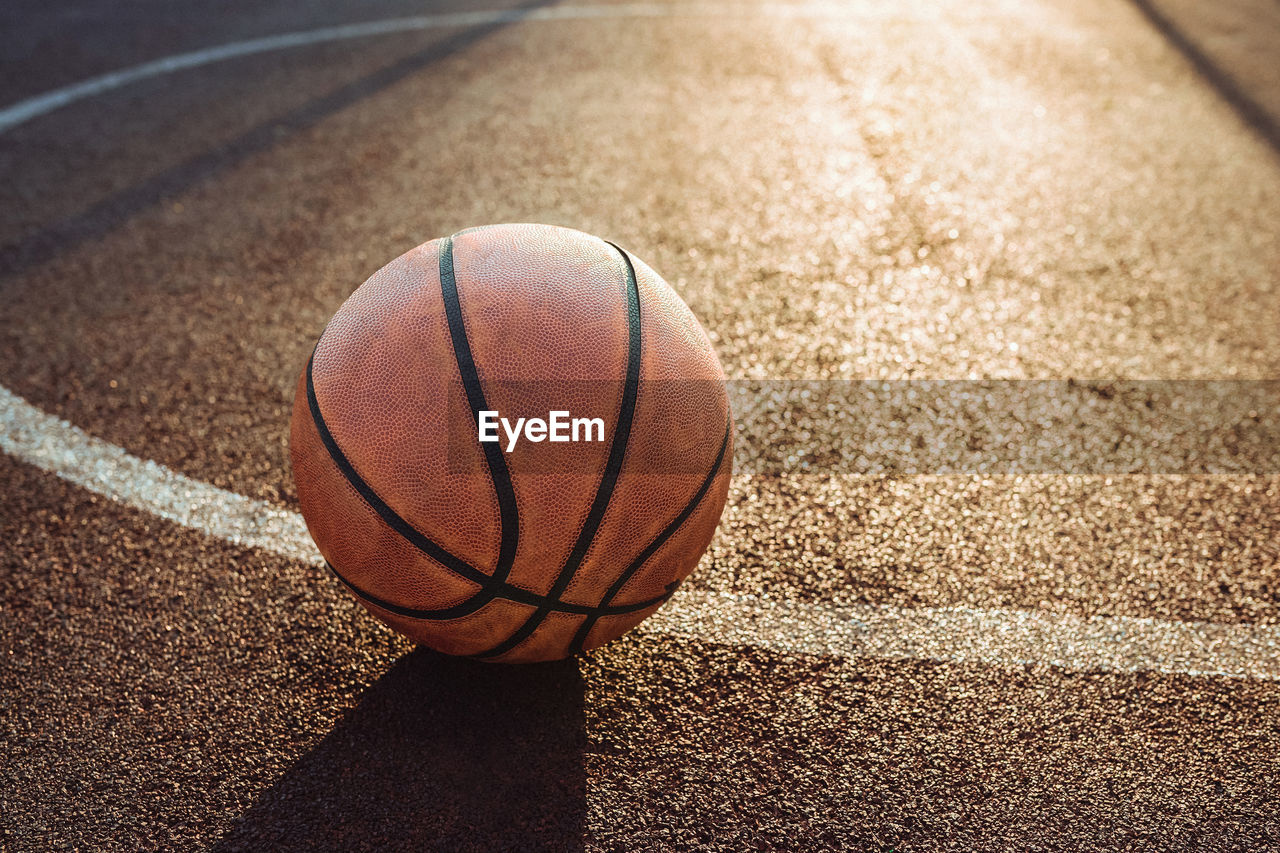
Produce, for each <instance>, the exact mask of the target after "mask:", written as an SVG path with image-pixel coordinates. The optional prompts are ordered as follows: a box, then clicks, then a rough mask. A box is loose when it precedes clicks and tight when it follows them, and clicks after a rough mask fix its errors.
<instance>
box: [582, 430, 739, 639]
mask: <svg viewBox="0 0 1280 853" xmlns="http://www.w3.org/2000/svg"><path fill="white" fill-rule="evenodd" d="M732 428H733V421H732V419H730V420H729V422H728V423H726V424H725V428H724V438H723V439H722V440H721V441H720V452H719V453H717V454H716V460H715V462H713V463H712V464H711V471H710V473H708V474H707V477H706V479H705V480H703V481H702V485H701V486H699V487H698V491H697V492H695V493H694V495H693V497H692V498H691V499H690V501H689V503H688V504H686V505H685V508H684V509H683V510H681V512H680V514H679V515H677V516H676V517H675V518H674V519H673V520H672V522H671V523H670V524H668V525H667V526H666V527H665V528H663V530H662V532H661V533H659V534H658V535H657V536H656V537H654V539H653V541H652V542H650V543H649V544H648V546H647V547H646V548H645V549H644V550H643V551H641V552H640V555H639V556H638V557H636V558H635V559H634V560H633V561H632V562H631V565H629V566H627V568H626V570H625V571H624V572H623V573H622V574H621V575H619V576H618V579H617V580H616V581H614V582H613V586H611V587H609V591H608V592H606V593H605V594H604V598H602V599H600V604H599V606H598V607H596V608H595V611H596V612H594V613H592V614H591V615H590V616H588V617H587V618H586V619H584V620H583V621H582V625H581V627H579V628H578V633H577V634H576V635H575V636H574V638H573V642H572V643H571V644H570V645H569V654H571V655H576V654H578V653H579V652H581V651H582V647H583V645H585V644H586V642H587V635H588V634H589V633H591V629H592V628H593V627H594V626H595V624H596V620H598V619H599V618H600V617H601V616H610V615H613V614H612V613H611V612H610V608H609V603H610V602H611V601H613V597H614V596H615V595H617V594H618V593H619V592H621V591H622V588H623V587H624V586H626V585H627V581H629V580H631V578H632V576H633V575H634V574H635V573H636V572H638V571H639V570H640V567H641V566H643V565H644V564H645V563H647V562H648V561H649V558H650V557H652V556H653V555H654V554H656V553H657V552H658V549H659V548H661V547H662V546H663V545H665V544H666V542H667V540H668V539H670V538H671V537H672V536H674V535H675V534H676V531H677V530H679V529H680V528H681V527H683V526H684V523H685V522H686V521H688V520H689V517H690V516H691V515H693V512H694V510H695V509H697V508H698V505H699V504H701V503H702V499H703V498H705V497H706V496H707V492H709V491H710V490H711V484H712V483H714V482H715V479H716V477H717V476H718V475H719V474H720V469H721V467H722V466H723V465H724V456H725V451H726V450H727V449H728V447H729V431H730V430H731V429H732ZM677 586H679V583H678V582H677V583H675V584H672V585H671V586H670V587H668V589H667V592H665V593H664V594H663V595H661V596H659V597H658V598H657V599H655V600H654V602H653V603H655V604H656V603H659V602H661V601H665V600H666V599H668V598H670V597H671V595H672V593H674V592H675V591H676V587H677ZM649 606H651V605H649Z"/></svg>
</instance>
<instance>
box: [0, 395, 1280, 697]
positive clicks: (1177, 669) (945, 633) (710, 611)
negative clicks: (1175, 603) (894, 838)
mask: <svg viewBox="0 0 1280 853" xmlns="http://www.w3.org/2000/svg"><path fill="white" fill-rule="evenodd" d="M0 449H2V450H3V451H4V452H5V453H8V454H10V455H12V456H14V457H15V458H17V459H20V460H22V461H23V462H26V463H29V464H31V465H35V466H37V467H39V468H42V469H44V470H46V471H51V472H53V473H54V474H57V475H58V476H59V477H62V478H63V479H65V480H68V481H70V482H72V483H75V484H76V485H79V486H83V487H84V488H86V489H88V490H90V491H92V492H96V493H97V494H100V495H105V496H107V497H109V498H112V499H114V500H117V501H120V502H122V503H125V504H127V505H129V506H132V507H134V508H136V509H140V510H144V511H146V512H150V513H152V514H154V515H158V516H160V517H162V518H167V519H169V520H171V521H175V522H177V523H179V524H181V525H183V526H185V527H189V528H192V529H194V530H197V531H199V532H201V533H204V534H206V535H208V536H211V537H214V538H217V539H222V540H225V541H228V542H234V543H237V544H240V545H246V546H251V547H255V548H261V549H262V550H264V551H268V552H271V553H275V554H279V555H281V556H284V557H288V558H290V559H295V560H301V561H303V562H306V563H310V564H312V565H319V564H320V563H321V559H320V555H319V554H318V553H317V551H316V548H315V545H314V544H313V543H312V541H311V538H310V536H309V535H308V534H307V528H306V524H305V523H304V522H303V520H302V516H300V515H298V514H297V513H294V512H290V511H289V510H285V509H281V508H280V507H277V506H273V505H271V504H268V503H265V502H263V501H258V500H253V499H251V498H247V497H245V496H243V495H238V494H236V493H234V492H229V491H226V490H224V489H219V488H217V487H215V486H211V485H209V484H208V483H202V482H200V481H199V480H193V479H191V478H190V477H186V476H183V475H182V474H179V473H177V472H176V471H172V470H170V469H168V468H166V467H164V466H163V465H160V464H158V463H156V462H152V461H148V460H143V459H138V458H137V457H135V456H132V455H130V454H129V453H128V452H127V451H125V450H124V449H122V448H120V447H117V446H115V445H113V444H110V443H109V442H106V441H103V440H102V439H99V438H94V437H93V436H91V435H89V434H87V433H86V432H84V431H83V430H81V429H80V428H78V427H75V426H72V425H71V424H69V423H67V422H66V421H64V420H61V419H59V418H56V417H54V416H53V415H50V414H48V413H46V412H43V411H41V410H40V409H38V408H36V407H35V406H33V405H31V404H30V403H28V402H27V401H26V400H24V399H22V398H21V397H19V396H18V395H16V394H14V393H13V392H11V391H9V390H7V389H5V388H4V387H2V386H0ZM640 630H641V631H643V632H646V633H650V634H655V633H656V634H664V635H669V636H676V637H689V638H693V639H698V640H712V641H714V642H719V643H729V644H738V645H750V646H756V647H760V648H766V649H772V650H775V651H781V652H786V653H798V654H812V655H829V656H836V657H843V658H857V657H867V658H882V659H925V660H941V661H964V662H975V663H984V664H987V665H990V666H1002V667H1014V666H1020V665H1024V664H1027V663H1036V664H1043V665H1049V666H1056V667H1061V668H1063V669H1068V670H1080V671H1095V670H1098V671H1109V672H1143V671H1152V672H1164V673H1178V674H1183V675H1199V676H1217V677H1228V678H1257V679H1268V680H1277V679H1280V627H1278V626H1266V625H1242V624H1219V623H1210V622H1166V621H1162V620H1158V619H1134V618H1128V617H1094V618H1089V619H1085V618H1082V617H1079V616H1071V615H1068V614H1054V613H1045V612H1042V611H1023V610H1006V609H991V610H982V609H976V608H898V607H872V606H853V607H840V606H834V605H825V604H806V603H804V602H795V601H771V600H769V599H765V598H759V597H756V596H744V595H740V596H735V595H728V594H724V593H715V592H702V591H695V590H685V591H682V592H680V593H679V594H677V595H676V596H675V597H674V598H673V599H672V600H671V602H670V603H669V604H668V605H667V606H666V607H664V608H662V609H661V610H659V611H658V613H656V614H655V615H654V616H652V617H650V618H649V619H648V620H646V621H645V622H644V623H642V624H641V626H640Z"/></svg>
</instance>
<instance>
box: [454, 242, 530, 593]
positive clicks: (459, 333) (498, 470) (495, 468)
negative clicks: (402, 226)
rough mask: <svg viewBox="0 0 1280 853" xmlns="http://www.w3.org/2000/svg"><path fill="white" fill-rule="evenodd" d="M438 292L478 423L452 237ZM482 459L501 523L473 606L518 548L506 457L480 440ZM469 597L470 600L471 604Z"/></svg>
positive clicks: (479, 407) (481, 404) (492, 589)
mask: <svg viewBox="0 0 1280 853" xmlns="http://www.w3.org/2000/svg"><path fill="white" fill-rule="evenodd" d="M440 293H441V295H442V296H443V297H444V311H445V315H446V317H447V318H448V320H449V337H450V339H451V340H452V342H453V356H454V359H455V360H456V361H457V363H458V374H459V375H460V376H461V377H462V386H463V388H464V389H465V390H466V392H467V403H468V404H469V405H470V406H471V422H472V423H479V420H480V412H482V411H487V410H488V409H489V404H488V403H487V402H486V401H485V398H484V387H483V386H482V385H481V384H480V372H479V370H477V369H476V362H475V358H474V357H473V356H472V355H471V342H470V341H469V340H467V327H466V324H465V323H464V322H463V319H462V303H461V301H460V300H459V299H458V280H457V278H456V277H455V276H454V272H453V237H447V238H445V240H444V241H443V242H442V243H441V244H440ZM484 458H485V462H486V463H487V464H488V467H489V479H490V480H491V481H492V483H493V491H494V494H495V495H496V496H497V498H498V514H499V517H500V519H501V522H502V542H501V544H500V545H499V546H498V561H497V563H495V564H494V567H493V574H492V575H491V581H492V582H491V583H490V584H488V585H487V586H486V588H485V589H482V590H480V591H479V592H477V593H476V596H475V598H476V599H480V601H479V604H476V605H475V606H476V607H482V606H484V605H485V604H488V603H489V601H491V600H492V599H493V598H494V596H495V595H497V592H498V584H500V583H502V582H503V581H505V580H506V579H507V575H509V574H511V566H512V565H513V564H514V563H515V560H516V551H517V550H518V549H519V547H520V508H519V506H517V505H516V490H515V487H514V486H513V485H512V484H511V472H510V471H508V470H507V460H506V458H505V457H504V456H503V453H502V448H501V447H500V446H499V445H498V444H497V443H496V442H484ZM474 600H475V599H473V600H472V601H471V602H468V603H474Z"/></svg>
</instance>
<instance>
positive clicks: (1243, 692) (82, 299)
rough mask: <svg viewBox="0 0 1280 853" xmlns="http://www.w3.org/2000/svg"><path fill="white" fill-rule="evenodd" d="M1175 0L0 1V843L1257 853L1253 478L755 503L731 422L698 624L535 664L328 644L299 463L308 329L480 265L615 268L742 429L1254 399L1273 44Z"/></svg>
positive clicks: (788, 477)
mask: <svg viewBox="0 0 1280 853" xmlns="http://www.w3.org/2000/svg"><path fill="white" fill-rule="evenodd" d="M1193 5H1194V4H1185V3H1180V2H1169V3H1150V2H1147V0H1140V1H1139V2H1128V0H1081V2H1070V3H1068V2H1052V0H1030V2H1025V3H1014V2H1011V0H980V2H976V3H975V2H966V3H961V2H953V0H942V2H937V3H924V2H905V3H888V2H884V3H880V2H868V0H854V2H849V3H839V4H827V3H823V4H815V3H755V2H743V3H736V2H735V3H696V2H691V3H672V4H670V5H667V4H663V3H644V4H609V3H591V4H585V3H564V4H558V5H557V4H551V3H547V4H526V5H523V6H518V7H517V6H509V5H508V6H503V5H502V3H501V2H499V0H495V2H494V3H492V4H486V5H483V6H466V5H464V4H450V3H444V2H439V3H436V2H429V3H426V4H420V3H414V4H411V3H407V2H393V0H371V2H365V3H359V4H339V3H333V2H324V3H319V4H284V3H277V4H267V3H262V2H258V0H238V2H236V3H234V4H231V5H230V6H228V5H226V4H222V5H219V6H217V7H209V8H200V7H195V6H190V5H182V6H177V5H175V4H171V3H160V2H155V0H140V2H137V3H133V4H130V5H128V6H127V7H126V8H121V7H120V6H119V5H118V4H107V3H103V2H100V0H73V2H67V3H54V4H50V3H35V2H31V0H14V2H11V3H9V4H8V5H7V6H6V8H5V9H4V10H3V11H0V57H2V61H0V68H3V70H4V73H3V75H0V199H3V203H2V204H0V447H2V448H3V449H4V451H5V453H3V454H0V483H3V486H4V487H3V488H2V489H0V543H2V544H0V584H2V586H0V589H2V590H3V599H2V604H3V609H2V610H0V655H2V656H3V657H2V658H0V750H2V752H3V755H4V759H3V760H2V761H0V847H3V849H5V850H9V849H13V850H42V849H50V848H77V849H95V850H96V849H104V850H106V849H158V848H180V849H189V848H215V849H223V850H235V849H251V850H267V849H297V850H310V849H321V848H330V847H333V848H343V849H347V848H350V849H363V848H379V849H441V850H494V849H566V850H572V849H592V850H594V849H609V850H636V849H644V850H649V849H652V850H667V849H689V848H709V849H735V850H737V849H786V848H790V849H805V850H818V849H854V850H857V849H867V850H890V849H892V850H1093V849H1098V850H1120V849H1123V850H1169V849H1174V850H1182V849H1188V850H1190V849H1195V850H1260V849H1280V801H1278V800H1277V797H1276V795H1275V791H1276V790H1277V788H1280V545H1278V543H1280V474H1278V473H1277V471H1278V469H1277V467H1276V465H1275V464H1274V455H1273V454H1274V451H1275V447H1267V446H1260V447H1257V448H1253V449H1250V446H1248V445H1247V443H1245V439H1241V442H1242V443H1241V444H1240V446H1239V447H1238V448H1236V453H1235V455H1236V457H1237V462H1238V463H1240V464H1239V465H1238V466H1237V468H1234V469H1232V471H1231V472H1230V473H1201V472H1198V471H1196V470H1190V469H1182V468H1179V467H1178V465H1177V464H1176V462H1175V463H1171V464H1165V465H1162V466H1157V467H1155V468H1153V469H1151V470H1145V469H1144V470H1139V471H1138V472H1137V473H1134V472H1133V471H1128V472H1124V471H1121V472H1118V473H1117V472H1114V471H1092V470H1088V471H1086V470H1076V469H1074V468H1072V467H1071V466H1070V465H1062V466H1059V467H1058V468H1057V469H1054V468H1053V466H1049V468H1048V469H1047V470H1045V469H1038V470H1033V471H1030V472H1020V471H1017V470H1014V469H1013V467H1011V466H1003V467H1001V466H997V468H995V469H994V470H991V471H968V470H964V469H963V468H962V467H961V468H951V469H945V470H942V471H941V472H929V471H925V472H923V473H911V474H906V473H897V474H895V473H893V472H888V473H886V472H879V473H875V472H872V473H868V472H867V471H863V470H859V469H857V468H856V466H847V465H843V464H834V463H832V464H821V465H803V464H793V465H789V464H782V465H770V464H752V458H751V454H752V453H753V450H752V448H756V451H758V452H761V453H763V452H764V450H763V449H764V448H768V447H769V446H772V444H775V443H776V442H779V441H785V440H787V435H788V434H789V433H788V431H789V430H791V431H792V432H794V424H790V423H788V422H779V421H777V420H776V419H773V420H771V419H770V418H769V417H764V416H761V417H753V416H751V415H750V411H751V410H750V407H749V406H748V407H746V408H745V409H744V410H743V411H741V412H739V419H738V425H737V429H738V434H739V440H740V445H741V451H740V453H741V454H742V458H740V459H739V460H737V461H738V473H736V474H735V476H734V480H733V484H732V487H731V491H730V495H729V502H728V506H727V508H726V511H725V515H724V518H723V520H722V523H721V527H720V530H719V532H718V534H717V536H716V539H715V541H714V542H713V544H712V547H711V549H710V550H709V552H708V554H707V556H706V558H705V559H704V561H703V563H702V565H701V567H700V568H699V570H698V572H697V573H696V574H695V575H694V577H693V578H692V579H691V580H690V581H689V582H688V583H687V584H686V585H685V587H684V588H682V589H681V590H680V592H679V593H677V595H676V596H675V597H674V598H673V600H672V601H671V602H670V603H669V604H668V605H667V607H665V608H664V609H663V611H661V612H660V613H659V614H658V615H657V616H655V617H654V618H653V619H652V620H651V622H650V623H646V625H645V626H643V628H642V629H641V630H639V631H636V632H634V633H633V634H630V635H628V636H626V637H624V638H623V639H621V640H619V641H617V642H615V643H613V644H611V645H609V646H606V647H605V648H602V649H600V650H597V651H595V652H592V653H590V654H588V655H586V656H583V657H581V658H578V659H576V660H571V661H567V662H564V663H560V664H554V665H538V666H529V667H503V666H493V665H484V664H479V663H473V662H469V661H459V660H453V659H449V658H445V657H442V656H439V655H436V654H434V653H431V652H429V651H425V650H415V649H413V648H412V647H411V645H410V644H409V643H407V642H406V641H404V640H402V639H401V638H399V637H397V636H396V635H394V634H392V633H391V632H390V631H388V630H386V629H385V628H383V627H382V626H381V625H380V624H378V623H377V622H375V621H374V620H372V619H371V618H370V617H368V616H367V615H366V614H365V613H364V611H363V610H361V608H360V607H359V606H358V605H357V604H356V603H355V602H354V601H353V600H351V599H350V598H349V597H348V596H347V595H346V593H345V592H344V591H343V589H342V588H341V586H340V584H338V583H337V582H336V581H334V580H333V579H332V578H331V577H330V576H329V575H328V574H327V573H326V572H325V570H324V568H323V566H322V565H321V564H319V563H318V557H317V555H316V554H315V552H314V549H313V546H311V545H310V543H309V540H308V539H307V537H306V534H305V529H304V528H302V527H301V520H300V517H299V516H298V515H297V502H296V498H295V494H294V488H293V485H292V481H291V478H290V472H289V465H288V446H287V436H288V420H289V413H290V411H291V408H292V404H293V390H294V383H295V382H296V379H297V375H298V372H299V370H300V369H301V368H302V366H303V364H304V363H305V360H306V357H307V354H308V353H309V351H310V348H311V346H312V345H313V343H314V341H315V338H316V336H317V335H318V334H319V332H320V330H321V329H322V328H323V325H324V323H325V321H326V320H327V319H328V317H329V316H330V315H331V314H332V313H333V312H334V311H335V310H336V309H337V307H338V305H340V304H341V302H342V300H343V299H344V298H345V297H346V295H347V294H348V293H350V291H351V290H352V289H354V288H355V287H356V286H357V285H358V284H359V283H360V282H362V281H363V280H364V279H365V278H367V277H368V276H369V275H370V274H371V273H372V272H373V271H374V270H376V269H377V268H378V267H380V266H381V265H382V264H383V263H385V262H386V261H388V260H390V259H391V258H393V257H395V256H397V255H399V254H401V253H402V252H404V251H406V250H407V249H409V248H411V247H412V246H414V245H417V244H418V243H421V242H424V241H426V240H429V239H432V238H434V237H438V236H443V235H447V234H450V233H452V232H455V231H457V230H460V229H462V228H465V227H468V226H472V225H477V224H483V223H490V222H519V221H534V222H548V223H552V224H558V225H566V226H571V227H574V228H578V229H581V230H583V231H587V232H590V233H594V234H599V235H601V236H603V237H606V238H607V239H609V240H611V241H613V242H616V243H618V244H620V245H622V246H625V247H627V248H628V249H630V250H631V251H633V252H634V253H635V254H636V255H637V256H639V257H641V258H643V259H644V260H646V261H647V262H648V263H649V264H650V265H652V266H653V267H654V268H655V269H656V270H658V271H659V272H661V273H662V274H663V275H664V276H666V277H667V279H668V280H669V281H670V282H671V284H672V285H673V287H675V288H676V290H677V291H678V292H679V293H680V294H681V296H682V297H683V298H684V299H685V301H686V302H688V304H689V305H690V307H691V308H692V309H693V311H694V312H695V314H696V315H697V316H698V318H699V319H700V320H701V322H702V323H703V325H704V326H705V327H706V328H707V329H708V331H709V333H710V335H711V337H712V340H713V341H714V343H715V345H716V348H717V351H718V353H719V356H720V359H721V362H722V363H723V365H724V367H725V371H726V373H727V374H728V375H729V377H730V378H731V379H732V380H735V382H742V383H746V382H749V381H755V380H770V381H775V380H788V381H798V380H886V381H893V382H899V383H905V384H902V385H899V386H895V387H899V388H906V389H909V388H911V387H914V386H912V385H911V383H912V382H916V381H919V380H954V381H956V382H962V381H970V380H1001V381H1003V380H1029V379H1034V380H1068V379H1073V380H1113V379H1132V380H1177V381H1186V380H1229V381H1231V382H1238V383H1241V386H1240V387H1249V388H1254V389H1255V390H1256V389H1257V388H1261V389H1262V390H1261V392H1260V393H1262V399H1263V400H1264V403H1265V402H1266V401H1267V400H1270V401H1271V403H1272V405H1273V406H1274V400H1275V396H1274V393H1272V392H1270V391H1268V390H1267V388H1268V387H1270V386H1267V385H1260V386H1258V385H1249V383H1251V382H1253V381H1257V380H1274V379H1275V378H1276V377H1277V373H1278V370H1277V369H1278V367H1280V345H1278V344H1277V340H1276V330H1277V329H1280V228H1277V225H1276V223H1277V222H1280V156H1278V155H1277V148H1276V145H1277V140H1278V139H1280V136H1278V135H1277V133H1276V127H1277V126H1278V125H1277V124H1276V122H1275V120H1274V119H1273V118H1272V116H1274V115H1275V114H1276V112H1277V109H1280V107H1278V106H1277V105H1280V96H1278V95H1277V92H1280V82H1277V81H1276V80H1275V79H1273V78H1274V74H1273V69H1274V68H1275V67H1280V62H1276V63H1271V62H1269V61H1267V60H1266V58H1265V55H1264V56H1263V58H1262V59H1260V58H1259V53H1258V51H1259V50H1264V51H1265V50H1266V49H1272V50H1274V49H1275V47H1276V45H1277V44H1280V42H1278V41H1276V40H1274V39H1267V38H1265V36H1266V35H1267V34H1268V33H1272V32H1280V29H1278V28H1277V24H1276V23H1275V21H1274V20H1273V18H1277V17H1280V13H1278V12H1276V10H1275V8H1274V7H1273V5H1266V4H1260V5H1258V6H1257V8H1251V7H1249V6H1248V5H1247V4H1236V6H1235V7H1233V8H1237V7H1238V8H1237V13H1238V14H1237V15H1236V17H1234V18H1233V17H1231V15H1228V14H1226V13H1222V14H1218V15H1217V16H1216V17H1215V16H1214V15H1210V14H1208V13H1203V14H1202V13H1198V12H1196V10H1195V9H1194V8H1193ZM1241 10H1243V11H1241ZM1197 16H1199V17H1197ZM1268 16H1270V17H1268ZM1269 28H1270V29H1269ZM1259 34H1261V35H1259ZM1259 45H1261V46H1262V47H1261V48H1260V47H1259ZM86 81H87V82H86ZM741 387H750V386H746V385H743V386H741ZM823 387H830V384H828V385H825V386H823ZM1073 387H1074V386H1073ZM1273 390H1274V389H1273ZM741 393H744V394H746V393H748V392H745V391H744V392H741ZM1108 393H1110V392H1108ZM1268 393H1271V394H1272V396H1270V397H1268V396H1267V394H1268ZM1122 396H1123V395H1122ZM1116 405H1119V404H1116ZM1267 416H1268V413H1267V411H1263V412H1262V415H1261V417H1262V418H1263V419H1264V420H1265V418H1266V417H1267ZM1256 419H1257V417H1256V416H1255V420H1256ZM1119 446H1120V444H1119V443H1117V444H1116V445H1115V447H1119ZM1233 447H1235V445H1233ZM1241 448H1243V449H1241ZM1113 449H1114V448H1113ZM1268 454H1272V455H1268Z"/></svg>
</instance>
